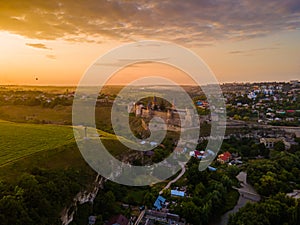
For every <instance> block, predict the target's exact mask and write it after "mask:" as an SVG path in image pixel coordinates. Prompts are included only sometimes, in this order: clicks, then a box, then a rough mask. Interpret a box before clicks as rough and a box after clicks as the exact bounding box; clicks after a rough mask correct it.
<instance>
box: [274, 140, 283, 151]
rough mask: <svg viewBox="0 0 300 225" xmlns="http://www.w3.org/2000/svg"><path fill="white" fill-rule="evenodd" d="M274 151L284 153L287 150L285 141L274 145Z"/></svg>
mask: <svg viewBox="0 0 300 225" xmlns="http://www.w3.org/2000/svg"><path fill="white" fill-rule="evenodd" d="M274 150H276V151H279V152H281V151H284V150H285V145H284V143H283V141H278V142H276V143H275V144H274Z"/></svg>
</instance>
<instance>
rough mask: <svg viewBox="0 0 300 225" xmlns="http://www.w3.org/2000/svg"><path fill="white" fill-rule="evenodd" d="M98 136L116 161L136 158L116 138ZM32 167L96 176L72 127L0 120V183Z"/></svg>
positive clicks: (104, 135)
mask: <svg viewBox="0 0 300 225" xmlns="http://www.w3.org/2000/svg"><path fill="white" fill-rule="evenodd" d="M99 135H100V136H101V140H102V142H103V144H104V145H105V146H106V148H107V149H108V150H109V151H110V152H111V154H113V155H114V156H115V157H117V158H119V159H122V158H123V156H124V155H126V156H128V154H130V153H131V154H133V155H134V154H135V153H134V152H133V153H132V152H130V150H129V149H128V148H126V147H125V146H124V145H122V144H121V143H120V142H119V141H118V139H117V138H116V136H115V135H112V134H109V133H106V132H104V131H99ZM133 157H134V156H133ZM35 167H36V168H45V169H68V168H74V169H78V170H81V169H84V170H86V171H88V173H91V174H95V173H94V172H93V171H92V169H91V168H90V167H89V165H87V163H86V162H85V161H84V159H83V157H82V155H81V153H80V151H79V150H78V147H77V144H76V142H75V139H74V136H73V129H72V127H70V126H59V125H48V124H44V125H40V124H28V123H14V122H8V121H4V120H0V180H1V179H5V180H7V179H8V180H11V179H14V178H15V177H17V176H19V175H20V174H22V173H24V172H28V171H30V170H31V169H33V168H35Z"/></svg>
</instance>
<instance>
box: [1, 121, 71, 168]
mask: <svg viewBox="0 0 300 225" xmlns="http://www.w3.org/2000/svg"><path fill="white" fill-rule="evenodd" d="M70 142H74V138H73V131H72V128H71V127H67V126H57V125H35V124H18V123H13V122H7V121H3V120H0V166H3V165H4V164H7V163H9V162H12V161H14V160H18V159H20V158H23V157H26V156H28V155H31V154H33V153H35V152H39V151H44V150H48V149H54V148H57V147H59V146H62V145H66V144H68V143H70Z"/></svg>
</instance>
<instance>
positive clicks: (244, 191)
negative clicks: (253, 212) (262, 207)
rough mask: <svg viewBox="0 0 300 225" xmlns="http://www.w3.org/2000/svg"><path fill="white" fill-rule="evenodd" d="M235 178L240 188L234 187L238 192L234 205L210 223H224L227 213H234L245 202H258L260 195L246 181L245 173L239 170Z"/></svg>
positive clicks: (224, 224) (220, 224)
mask: <svg viewBox="0 0 300 225" xmlns="http://www.w3.org/2000/svg"><path fill="white" fill-rule="evenodd" d="M237 179H238V180H239V181H240V182H241V186H242V187H241V188H234V189H237V190H238V191H239V193H240V197H239V200H238V202H237V204H236V205H235V207H234V208H233V209H232V210H230V211H228V212H227V213H225V214H224V215H223V216H222V217H221V218H220V219H219V220H218V221H215V222H213V223H211V224H210V225H226V224H227V223H228V219H229V215H230V214H232V213H236V212H237V211H238V210H239V209H240V208H242V207H243V206H244V205H246V203H247V202H249V201H251V202H258V201H260V196H259V195H258V194H257V192H256V191H255V190H254V188H253V187H252V186H251V185H250V184H248V183H247V173H245V172H240V173H239V174H238V175H237Z"/></svg>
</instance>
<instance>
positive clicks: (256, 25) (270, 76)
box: [0, 0, 300, 85]
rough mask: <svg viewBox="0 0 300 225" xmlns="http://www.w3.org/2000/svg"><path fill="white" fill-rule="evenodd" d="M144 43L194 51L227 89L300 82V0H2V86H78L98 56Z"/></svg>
mask: <svg viewBox="0 0 300 225" xmlns="http://www.w3.org/2000/svg"><path fill="white" fill-rule="evenodd" d="M140 40H160V41H169V42H174V43H176V44H179V45H182V46H184V47H186V48H189V49H191V50H192V51H194V52H195V53H196V54H197V55H199V56H200V57H201V58H202V59H203V60H204V61H205V62H206V63H207V65H208V66H209V67H210V68H211V69H212V71H213V72H214V73H215V75H216V77H217V79H218V80H219V82H222V83H223V82H235V81H237V82H242V81H250V82H253V81H276V80H277V81H283V80H291V79H300V1H299V0H269V1H268V0H239V1H238V0H231V1H228V0H161V1H154V0H152V1H151V0H139V1H131V0H86V1H79V0H78V1H75V0H61V1H57V0H51V1H42V0H27V1H24V0H10V1H9V0H7V1H4V0H3V1H1V2H0V46H1V48H0V84H37V85H76V84H77V83H78V82H79V80H80V78H81V76H82V75H83V74H84V72H85V71H86V69H87V68H88V67H89V65H91V64H92V63H93V62H94V61H95V60H96V59H97V58H98V57H99V56H101V55H102V54H104V53H106V52H107V51H109V50H110V49H112V48H115V47H117V46H119V45H121V44H124V43H129V42H134V41H140ZM147 71H149V73H151V68H150V69H149V68H148V69H147ZM157 71H158V70H157V68H156V73H157ZM171 71H172V70H170V71H169V72H167V69H166V68H162V73H163V74H168V73H169V75H168V76H169V77H172V72H171ZM132 73H134V71H133V70H132ZM126 74H127V75H126V76H130V71H129V72H128V71H127V73H126ZM170 74H171V75H170ZM174 76H178V77H177V81H178V82H181V83H187V82H186V79H184V78H182V79H181V78H180V75H178V74H177V73H176V72H174ZM132 77H133V78H135V76H134V75H132ZM36 78H38V80H36ZM119 82H120V83H122V81H119Z"/></svg>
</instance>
